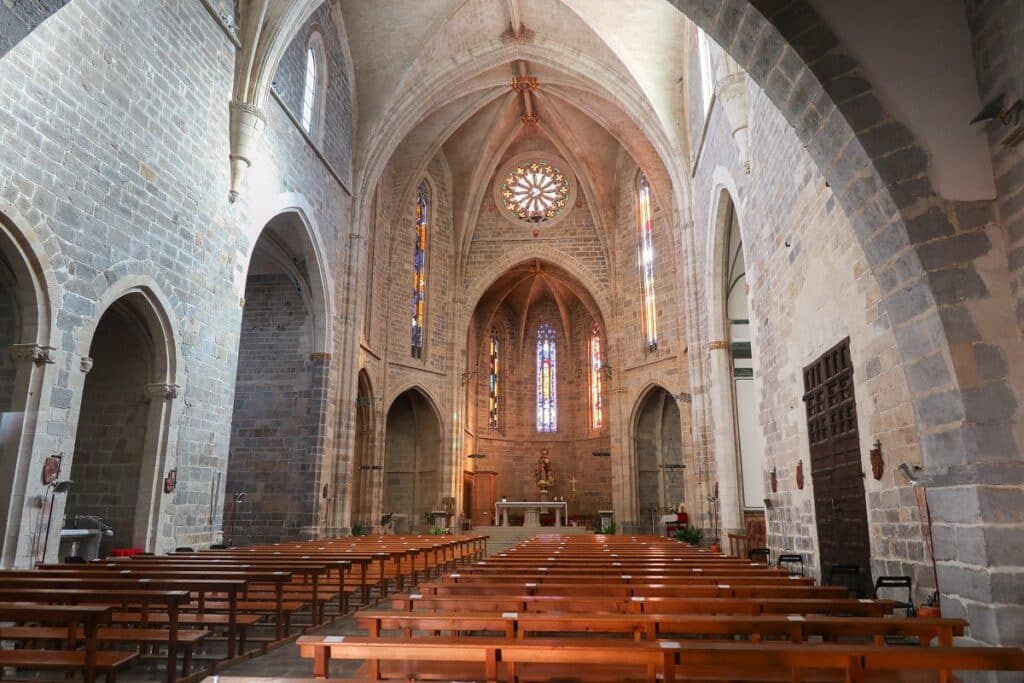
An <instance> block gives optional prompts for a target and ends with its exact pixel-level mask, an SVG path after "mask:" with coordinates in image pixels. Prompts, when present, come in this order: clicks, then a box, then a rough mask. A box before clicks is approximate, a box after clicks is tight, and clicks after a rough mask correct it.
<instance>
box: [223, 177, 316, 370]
mask: <svg viewBox="0 0 1024 683" xmlns="http://www.w3.org/2000/svg"><path fill="white" fill-rule="evenodd" d="M253 203H254V204H255V205H256V206H255V208H254V213H253V219H252V221H250V223H249V225H248V227H247V229H246V237H247V238H248V245H247V247H246V250H245V251H244V252H239V254H238V256H237V260H238V264H239V268H237V269H236V270H235V276H236V280H235V290H236V292H238V295H239V296H240V297H241V296H243V294H244V292H245V283H246V279H247V277H248V274H249V269H250V267H251V265H252V258H253V255H254V254H255V252H256V247H257V245H258V244H259V242H260V239H261V238H262V237H264V236H265V234H266V231H267V228H268V227H269V226H270V225H271V223H272V222H273V221H275V220H276V221H281V220H284V219H289V220H290V226H289V227H291V228H293V229H294V228H299V230H300V236H301V237H300V239H298V240H282V241H286V242H290V246H293V247H294V245H296V244H298V252H297V254H296V253H295V252H293V253H292V257H293V258H294V257H295V256H296V255H298V256H301V257H303V258H304V259H305V270H306V272H305V277H304V279H306V281H307V284H308V285H309V291H308V297H309V303H310V305H311V306H312V308H311V311H310V312H311V313H312V314H313V318H314V322H313V328H312V329H313V340H312V346H311V350H312V351H313V352H318V353H324V354H328V355H330V354H331V353H332V351H333V349H334V334H333V316H334V311H335V302H334V282H333V278H332V276H331V269H330V260H329V259H328V258H327V251H326V249H325V248H324V245H323V241H322V239H321V238H320V227H319V224H318V223H317V221H316V218H315V216H316V213H315V210H314V209H313V207H312V205H311V204H310V203H309V201H308V200H307V199H306V197H305V196H303V195H302V194H300V193H295V192H285V193H281V194H279V195H276V196H274V197H272V198H271V199H269V200H268V201H266V202H260V201H258V200H257V198H253Z"/></svg>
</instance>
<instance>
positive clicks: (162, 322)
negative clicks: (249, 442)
mask: <svg viewBox="0 0 1024 683" xmlns="http://www.w3.org/2000/svg"><path fill="white" fill-rule="evenodd" d="M173 349H174V347H173V336H172V333H171V331H170V325H169V324H168V321H167V319H166V317H165V315H164V313H163V310H162V308H160V307H159V305H158V304H157V303H156V299H155V297H154V296H153V295H152V293H151V292H149V291H148V290H147V289H146V288H137V289H133V290H129V291H128V292H127V293H126V294H124V295H122V296H121V297H120V298H118V299H117V300H115V301H114V303H112V304H111V305H110V306H109V307H108V308H107V310H106V311H104V313H103V315H102V316H101V317H100V319H99V322H98V323H97V325H96V330H95V332H94V333H93V335H92V340H91V342H90V344H89V355H88V356H87V357H83V358H82V370H84V371H87V372H88V374H87V375H86V378H85V386H84V389H83V391H82V404H81V411H80V413H79V418H78V431H77V433H76V436H75V452H74V457H73V459H72V462H71V472H70V478H71V480H72V482H73V485H72V487H71V491H70V492H69V493H68V498H67V505H66V507H65V510H64V513H65V515H64V519H65V525H66V526H67V527H75V528H97V527H109V529H110V531H111V532H112V535H111V536H107V537H104V538H103V539H101V546H100V555H101V556H103V555H104V554H105V553H106V552H107V551H109V550H110V549H111V548H118V547H134V548H143V549H146V550H153V549H154V544H155V538H156V522H157V516H158V512H159V502H160V498H159V496H160V493H159V491H160V488H159V477H158V475H157V473H158V472H160V471H161V468H162V464H163V460H164V455H165V454H164V450H165V449H166V444H167V432H168V423H169V414H170V407H171V402H170V399H172V398H174V397H175V395H176V391H177V387H176V385H175V384H174V382H173V378H174V374H175V373H174V367H175V354H174V350H173ZM52 545H53V544H51V546H52ZM61 552H62V553H65V554H66V553H67V552H69V551H68V549H64V548H62V550H61Z"/></svg>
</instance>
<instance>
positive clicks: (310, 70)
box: [302, 45, 317, 133]
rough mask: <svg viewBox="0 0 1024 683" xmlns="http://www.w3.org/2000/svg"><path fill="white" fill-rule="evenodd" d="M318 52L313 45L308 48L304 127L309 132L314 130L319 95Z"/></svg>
mask: <svg viewBox="0 0 1024 683" xmlns="http://www.w3.org/2000/svg"><path fill="white" fill-rule="evenodd" d="M316 70H317V63H316V52H315V51H314V50H313V46H312V45H311V46H310V47H308V48H307V49H306V84H305V86H304V87H303V89H302V127H303V128H304V129H305V130H306V132H307V133H312V132H313V111H314V110H315V109H316V96H317V92H316V91H317V73H316Z"/></svg>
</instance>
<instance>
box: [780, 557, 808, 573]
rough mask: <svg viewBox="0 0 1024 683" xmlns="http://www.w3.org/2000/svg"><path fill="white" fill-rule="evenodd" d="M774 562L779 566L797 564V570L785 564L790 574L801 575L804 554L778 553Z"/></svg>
mask: <svg viewBox="0 0 1024 683" xmlns="http://www.w3.org/2000/svg"><path fill="white" fill-rule="evenodd" d="M776 564H777V565H778V566H779V567H781V566H782V565H791V564H795V565H799V566H800V568H799V569H798V570H797V571H793V567H789V566H787V567H786V569H788V570H789V575H790V576H803V575H804V556H803V555H786V554H782V555H779V560H778V562H776Z"/></svg>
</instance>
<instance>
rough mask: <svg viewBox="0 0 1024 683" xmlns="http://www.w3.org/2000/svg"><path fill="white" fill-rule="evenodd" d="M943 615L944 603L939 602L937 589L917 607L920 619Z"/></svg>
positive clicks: (935, 617)
mask: <svg viewBox="0 0 1024 683" xmlns="http://www.w3.org/2000/svg"><path fill="white" fill-rule="evenodd" d="M941 616H942V605H940V604H939V592H938V591H935V592H933V593H932V594H931V595H929V596H928V601H927V602H925V603H924V604H923V605H921V606H920V607H918V608H917V617H918V618H919V619H938V618H939V617H941Z"/></svg>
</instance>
